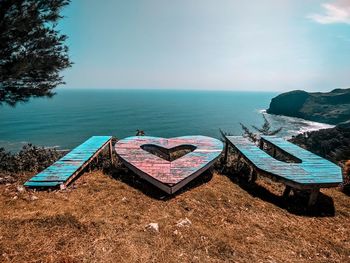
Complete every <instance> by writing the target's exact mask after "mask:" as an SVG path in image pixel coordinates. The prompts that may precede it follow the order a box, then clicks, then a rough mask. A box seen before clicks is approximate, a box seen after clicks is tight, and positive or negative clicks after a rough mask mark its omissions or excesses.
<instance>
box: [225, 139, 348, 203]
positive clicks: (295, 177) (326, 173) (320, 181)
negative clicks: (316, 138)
mask: <svg viewBox="0 0 350 263" xmlns="http://www.w3.org/2000/svg"><path fill="white" fill-rule="evenodd" d="M265 145H268V146H269V147H271V148H272V149H273V154H272V156H270V155H269V154H268V153H267V152H265V151H264V150H263V148H264V146H265ZM228 146H231V147H233V149H234V150H236V151H237V153H238V155H239V158H240V159H243V161H245V162H246V163H247V164H248V165H249V166H250V167H251V174H250V180H251V181H254V180H255V179H256V175H257V174H259V175H263V176H267V177H270V178H271V179H273V180H275V181H279V182H282V183H284V184H285V185H286V189H285V191H284V194H283V195H284V196H288V195H289V193H290V191H291V189H297V190H303V191H310V198H309V203H308V205H309V206H311V205H313V204H314V203H315V202H316V200H317V196H318V193H319V190H320V188H328V187H335V186H338V185H339V184H340V183H342V181H343V178H342V173H341V168H340V167H339V166H337V165H335V164H334V163H332V162H330V161H328V160H326V159H324V158H321V157H319V156H317V155H315V154H313V153H311V152H309V151H307V150H305V149H303V148H300V147H298V146H297V145H295V144H293V143H290V142H288V141H285V140H284V139H281V138H278V137H274V136H263V137H262V138H261V140H260V148H259V147H257V146H256V145H255V144H254V143H253V142H251V141H249V140H248V139H246V138H244V137H242V136H226V151H225V159H227V154H228ZM276 151H280V152H281V153H282V154H285V155H287V156H289V157H290V158H291V159H293V160H294V162H293V163H286V162H282V161H279V160H277V159H275V158H274V157H275V156H276Z"/></svg>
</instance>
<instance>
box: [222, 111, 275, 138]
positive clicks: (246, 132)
mask: <svg viewBox="0 0 350 263" xmlns="http://www.w3.org/2000/svg"><path fill="white" fill-rule="evenodd" d="M262 116H263V118H264V124H263V125H262V126H261V127H257V126H254V125H253V126H252V127H253V129H254V130H256V131H257V132H258V134H256V133H254V132H252V131H251V130H250V129H249V128H248V127H247V126H245V125H244V124H243V123H240V125H241V127H242V130H243V136H244V137H247V138H249V139H250V140H251V141H253V142H257V141H258V140H259V134H262V135H268V136H272V135H276V134H278V133H279V132H280V131H281V130H282V127H280V128H278V129H275V130H272V128H271V124H270V122H269V121H268V119H267V118H266V116H265V115H262ZM220 133H221V136H222V138H223V140H225V136H231V135H232V134H231V133H228V132H225V131H223V130H221V129H220Z"/></svg>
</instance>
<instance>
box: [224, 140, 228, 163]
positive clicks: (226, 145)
mask: <svg viewBox="0 0 350 263" xmlns="http://www.w3.org/2000/svg"><path fill="white" fill-rule="evenodd" d="M228 147H229V145H228V143H227V141H226V142H225V155H224V164H227V159H228Z"/></svg>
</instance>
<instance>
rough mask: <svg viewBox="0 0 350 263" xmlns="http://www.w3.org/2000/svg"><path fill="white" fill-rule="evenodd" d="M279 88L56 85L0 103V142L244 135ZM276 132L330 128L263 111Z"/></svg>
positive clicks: (67, 144)
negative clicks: (51, 92)
mask: <svg viewBox="0 0 350 263" xmlns="http://www.w3.org/2000/svg"><path fill="white" fill-rule="evenodd" d="M277 94H278V93H277V92H251V91H249V92H243V91H212V90H211V91H209V90H156V89H154V90H151V89H148V90H146V89H138V90H137V89H131V90H123V89H103V90H99V89H58V90H57V94H56V95H55V96H54V97H52V98H35V99H31V100H30V101H29V102H27V103H20V104H18V105H16V107H11V106H8V105H2V106H0V107H1V108H2V109H1V115H0V123H1V128H0V147H4V148H5V149H7V150H10V151H18V150H19V149H20V148H21V147H22V146H23V145H25V144H27V143H32V144H34V145H39V146H45V147H57V148H58V149H71V148H73V147H75V146H76V145H78V144H80V143H81V142H83V141H84V140H86V139H87V138H89V137H90V136H92V135H112V136H116V137H117V138H124V137H127V136H133V135H135V133H136V130H137V129H140V130H144V131H145V133H146V135H151V136H159V137H177V136H183V135H206V136H211V137H214V138H219V137H220V132H219V129H222V130H224V131H227V132H229V133H231V134H234V135H240V134H242V130H241V126H240V123H243V124H245V125H246V126H248V127H250V126H251V125H256V126H259V125H261V124H262V123H263V118H262V114H266V113H265V112H264V110H265V109H267V108H268V107H269V103H270V101H271V99H272V98H273V97H275V96H276V95H277ZM266 116H267V118H268V119H269V120H270V121H271V123H272V125H273V127H276V128H277V127H280V126H282V127H283V130H282V132H281V133H280V136H283V137H290V136H292V135H295V134H297V133H300V132H304V131H308V130H317V129H321V128H328V127H332V126H331V125H327V124H322V123H315V122H310V121H306V120H302V119H298V118H291V117H284V116H274V115H269V114H266Z"/></svg>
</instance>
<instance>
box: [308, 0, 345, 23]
mask: <svg viewBox="0 0 350 263" xmlns="http://www.w3.org/2000/svg"><path fill="white" fill-rule="evenodd" d="M322 8H323V10H324V13H323V14H311V15H309V16H308V18H310V19H311V20H313V21H315V22H317V23H320V24H336V23H342V24H350V0H336V1H333V2H331V3H325V4H322Z"/></svg>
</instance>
